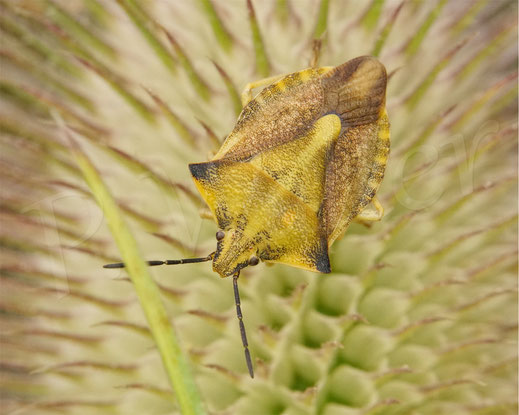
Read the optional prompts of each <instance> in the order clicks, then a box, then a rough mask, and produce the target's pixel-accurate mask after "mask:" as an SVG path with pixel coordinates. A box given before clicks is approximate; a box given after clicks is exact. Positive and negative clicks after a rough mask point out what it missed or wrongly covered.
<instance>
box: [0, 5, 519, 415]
mask: <svg viewBox="0 0 519 415" xmlns="http://www.w3.org/2000/svg"><path fill="white" fill-rule="evenodd" d="M0 8H1V14H0V23H1V26H0V27H1V31H2V32H1V33H2V35H1V36H2V46H1V60H2V61H1V68H2V74H1V85H2V87H1V90H0V91H1V94H2V101H1V109H2V111H1V113H2V114H1V116H0V121H1V124H2V128H1V137H2V155H1V159H2V162H1V170H0V174H1V176H0V177H1V179H2V226H1V233H2V242H3V243H2V263H1V266H2V289H1V308H2V317H1V330H2V335H1V341H2V343H1V359H2V376H1V390H2V403H1V405H2V409H3V411H4V412H5V413H9V414H15V413H16V414H25V413H27V414H29V413H31V414H40V413H41V414H46V413H65V414H103V413H107V414H115V413H117V414H134V413H135V414H142V413H147V414H166V413H168V414H175V413H186V414H188V413H211V414H222V415H223V414H261V415H265V414H283V415H289V414H290V415H295V414H326V415H339V414H348V415H349V414H445V413H449V414H451V413H455V414H507V413H509V414H512V413H516V411H517V342H516V341H517V281H516V277H517V5H516V3H515V2H513V1H505V0H498V1H490V0H474V1H463V2H459V1H454V0H451V1H447V0H437V1H436V0H435V1H411V0H410V1H397V0H395V1H390V0H388V1H383V0H373V1H365V2H354V1H345V0H330V1H328V0H321V1H311V0H308V1H304V0H298V1H295V0H292V1H290V0H286V1H283V0H279V1H257V0H255V1H245V0H243V1H238V0H236V1H232V2H225V1H219V0H199V1H174V0H169V1H142V2H141V1H137V0H117V1H115V2H111V1H103V0H77V1H64V0H63V1H58V0H49V1H45V0H40V1H33V0H27V1H16V2H15V1H6V0H2V1H1V2H0ZM361 55H373V56H376V57H378V59H379V60H380V61H381V62H382V63H383V64H384V65H385V67H386V68H387V71H388V78H389V80H388V90H387V110H388V114H389V117H390V120H391V140H392V149H391V154H390V158H389V163H388V166H387V170H386V177H385V179H384V182H383V184H382V187H381V189H380V191H379V193H378V195H379V198H380V199H381V202H382V203H383V205H384V206H385V209H386V214H385V217H384V218H383V220H382V221H381V222H379V223H376V224H374V225H373V226H371V227H370V228H365V227H363V226H361V225H358V224H354V225H352V226H351V227H350V228H349V230H348V231H347V233H346V235H345V236H344V237H343V238H342V240H340V241H338V242H336V244H334V246H333V249H332V251H331V262H332V270H333V271H332V273H331V274H328V275H319V274H314V273H311V272H306V271H302V270H298V269H294V268H291V267H288V266H283V265H274V266H265V265H260V266H259V267H255V268H253V269H247V270H245V271H244V272H243V275H242V277H241V278H240V283H241V286H240V288H241V295H242V308H243V312H244V315H245V323H246V326H247V329H248V336H249V343H250V349H251V353H252V356H253V360H254V364H255V367H256V377H255V379H250V378H249V376H248V373H247V370H246V366H245V362H244V361H243V354H242V345H241V342H240V338H239V332H238V330H237V325H236V321H235V315H234V298H233V295H232V287H231V284H232V281H231V280H230V279H220V278H218V276H217V275H216V274H214V273H213V272H212V271H211V267H210V265H208V264H193V265H183V266H179V267H162V268H163V269H158V268H157V269H153V270H150V271H144V272H150V273H151V272H152V275H153V280H154V281H155V284H153V283H152V282H151V280H146V279H145V278H144V279H142V280H139V279H138V278H139V276H137V277H138V278H137V279H136V278H135V277H134V276H133V275H132V280H131V281H130V279H129V278H128V274H126V273H125V272H124V271H120V272H119V271H117V272H115V273H114V271H113V270H104V269H102V265H103V264H105V263H107V262H116V261H118V260H119V259H120V258H121V253H120V251H119V250H118V249H117V247H116V244H115V243H114V240H117V241H118V242H119V244H122V246H123V248H122V251H124V250H126V251H125V252H126V254H127V255H128V254H129V253H132V252H133V251H132V249H133V248H135V246H134V245H132V242H131V241H132V239H131V234H133V236H134V237H135V239H136V240H137V241H138V242H137V243H138V246H139V247H140V252H141V256H140V257H139V258H141V257H142V258H143V259H163V258H182V257H190V256H197V255H198V256H200V255H206V254H207V253H209V252H212V251H213V250H214V244H215V241H214V232H215V231H216V230H217V229H216V227H215V224H214V223H212V222H211V221H205V220H202V219H201V218H200V216H199V210H200V209H201V208H203V206H204V205H203V202H202V201H201V199H200V197H199V195H198V194H197V193H196V190H195V188H194V186H193V184H192V182H191V179H190V175H189V171H188V169H187V165H188V163H191V162H200V161H203V160H206V159H208V158H209V157H210V156H211V155H212V154H214V153H215V151H216V150H217V149H218V147H219V146H220V144H221V142H222V140H223V139H224V138H225V136H226V135H227V134H228V133H229V132H230V131H231V130H232V127H233V125H234V122H235V120H236V117H237V115H238V114H239V112H240V111H241V103H240V95H239V94H240V91H241V89H242V88H243V86H244V85H245V84H246V83H248V82H251V81H254V80H257V79H260V78H264V77H268V76H272V75H276V74H282V73H290V72H295V71H298V70H301V69H303V68H305V67H309V66H318V65H338V64H341V63H343V62H345V61H347V60H349V59H352V58H354V57H356V56H361ZM103 183H104V185H103ZM104 186H106V188H108V189H109V191H110V193H111V194H112V195H113V198H114V200H115V202H116V203H115V204H114V205H113V206H112V205H110V201H111V199H110V197H109V196H108V195H107V193H105V192H104V191H105V187H104ZM96 201H97V202H96ZM98 202H101V203H98ZM115 205H117V206H118V208H119V209H115V208H114V206H115ZM101 208H102V209H104V210H101ZM107 211H108V213H107ZM117 211H119V212H120V213H121V215H122V217H124V222H119V221H118V218H119V216H118V215H117ZM103 212H104V213H103ZM107 223H109V224H110V226H111V229H112V232H110V231H109V229H108V226H107ZM128 229H130V230H131V234H130V233H129V232H128ZM119 247H121V245H119ZM123 254H124V252H123ZM135 264H137V265H134V271H135V269H137V270H142V269H143V268H142V267H141V265H139V264H142V262H139V259H138V258H137V259H136V263H135ZM132 281H133V283H132ZM138 298H139V299H140V301H139V299H138ZM157 299H158V300H159V301H158V303H155V302H154V303H153V304H150V300H153V301H155V300H157ZM143 310H144V312H143ZM153 313H156V314H153ZM161 313H162V314H161ZM145 314H146V316H147V317H148V319H146V318H145ZM157 316H158V317H157ZM161 316H162V317H164V316H166V318H165V319H164V318H162V319H161V318H160V317H161ZM150 327H151V330H150ZM170 327H174V332H173V331H172V329H171V328H170ZM154 339H155V341H154ZM161 342H162V343H161ZM157 344H159V346H158V347H157ZM168 345H169V346H172V348H171V349H168V347H167V346H168ZM173 346H174V347H173ZM159 351H160V353H159ZM161 355H162V359H161ZM178 365H180V367H179V366H178ZM168 379H169V380H170V381H171V382H168ZM172 385H173V387H172Z"/></svg>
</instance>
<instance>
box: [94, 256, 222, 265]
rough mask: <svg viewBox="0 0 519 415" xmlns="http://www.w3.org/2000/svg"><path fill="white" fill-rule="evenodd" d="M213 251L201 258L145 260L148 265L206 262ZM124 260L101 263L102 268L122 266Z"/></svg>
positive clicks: (211, 257) (210, 257)
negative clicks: (113, 262)
mask: <svg viewBox="0 0 519 415" xmlns="http://www.w3.org/2000/svg"><path fill="white" fill-rule="evenodd" d="M213 255H214V252H213V253H212V254H210V255H208V256H206V257H203V258H184V259H166V260H164V261H146V263H147V264H148V265H149V266H150V267H154V266H156V265H179V264H194V263H196V262H207V261H211V260H212V259H213ZM124 266H125V265H124V262H116V263H115V264H106V265H103V268H124Z"/></svg>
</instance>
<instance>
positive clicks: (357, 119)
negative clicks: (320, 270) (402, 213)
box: [321, 56, 389, 246]
mask: <svg viewBox="0 0 519 415" xmlns="http://www.w3.org/2000/svg"><path fill="white" fill-rule="evenodd" d="M322 83H323V88H324V91H325V100H326V103H327V104H326V105H327V108H328V110H329V111H331V112H336V113H337V114H338V115H339V117H340V118H341V121H342V124H343V131H342V132H341V135H340V137H339V139H338V140H337V144H336V145H335V148H334V151H333V154H332V156H331V158H330V160H329V161H328V165H327V170H326V183H325V197H324V199H323V204H322V208H321V220H322V222H323V226H324V227H325V233H326V235H327V238H328V245H329V246H330V245H331V244H332V243H333V242H334V241H335V239H337V237H339V236H340V235H341V234H342V233H343V232H344V230H345V229H346V228H347V227H348V225H349V223H350V221H351V220H352V219H353V218H355V216H357V215H358V214H359V213H360V212H361V211H362V209H363V208H364V207H365V206H366V205H367V204H368V203H369V202H370V201H371V200H372V198H373V197H374V196H375V193H376V191H377V189H378V187H379V185H380V183H381V181H382V178H383V176H384V170H385V166H386V161H387V156H388V154H389V121H388V118H387V114H386V111H385V96H386V83H387V75H386V70H385V68H384V66H383V65H382V64H381V63H380V62H379V61H378V60H376V59H375V58H371V57H366V56H365V57H359V58H356V59H353V60H351V61H349V62H346V63H345V64H343V65H340V66H338V67H337V68H334V69H333V70H331V71H330V72H328V73H326V74H325V75H323V80H322Z"/></svg>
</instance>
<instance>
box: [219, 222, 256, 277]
mask: <svg viewBox="0 0 519 415" xmlns="http://www.w3.org/2000/svg"><path fill="white" fill-rule="evenodd" d="M244 239H245V238H244V236H243V234H242V233H240V232H238V231H236V230H233V229H229V230H226V231H223V230H219V231H218V232H216V240H217V246H216V252H215V254H214V257H213V270H214V271H215V272H217V273H218V274H220V276H221V277H228V276H230V275H233V274H235V273H236V272H238V271H239V270H241V269H243V268H245V267H247V266H249V265H250V266H254V265H258V263H259V259H258V257H257V256H256V254H255V253H256V248H257V247H256V245H255V244H252V243H247V241H245V240H244Z"/></svg>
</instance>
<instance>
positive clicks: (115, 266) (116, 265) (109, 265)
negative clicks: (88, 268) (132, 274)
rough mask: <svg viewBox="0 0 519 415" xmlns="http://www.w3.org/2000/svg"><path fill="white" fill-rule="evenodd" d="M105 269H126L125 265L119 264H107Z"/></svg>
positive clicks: (104, 266)
mask: <svg viewBox="0 0 519 415" xmlns="http://www.w3.org/2000/svg"><path fill="white" fill-rule="evenodd" d="M103 268H124V263H122V262H117V263H115V264H106V265H103Z"/></svg>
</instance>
